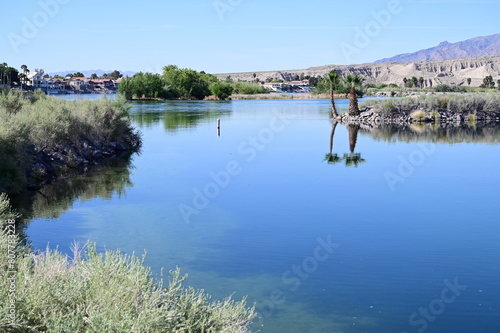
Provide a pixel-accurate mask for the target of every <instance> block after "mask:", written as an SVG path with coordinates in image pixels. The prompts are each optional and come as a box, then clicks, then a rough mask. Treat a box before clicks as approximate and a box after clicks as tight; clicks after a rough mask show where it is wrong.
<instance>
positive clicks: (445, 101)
mask: <svg viewBox="0 0 500 333" xmlns="http://www.w3.org/2000/svg"><path fill="white" fill-rule="evenodd" d="M360 107H361V108H365V107H372V108H374V109H376V110H379V111H381V112H382V114H384V115H391V114H397V113H402V112H406V111H412V110H422V111H423V112H437V111H450V112H454V113H461V114H466V115H469V114H476V113H478V112H498V111H500V93H498V92H492V93H477V94H465V95H457V94H449V95H420V96H416V97H406V98H401V99H390V100H367V101H364V102H363V103H361V105H360Z"/></svg>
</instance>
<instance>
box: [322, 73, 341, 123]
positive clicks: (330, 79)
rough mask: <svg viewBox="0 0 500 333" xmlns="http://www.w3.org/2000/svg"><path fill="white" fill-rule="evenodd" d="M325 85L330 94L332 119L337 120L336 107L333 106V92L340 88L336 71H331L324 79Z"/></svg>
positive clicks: (339, 77)
mask: <svg viewBox="0 0 500 333" xmlns="http://www.w3.org/2000/svg"><path fill="white" fill-rule="evenodd" d="M324 80H325V83H326V85H327V87H328V90H329V92H330V104H331V106H332V117H333V118H337V117H338V116H339V114H338V113H337V107H336V106H335V91H336V90H337V89H338V87H339V86H340V81H341V76H340V75H339V72H337V70H335V69H333V70H331V71H330V72H329V73H328V75H327V76H325V78H324Z"/></svg>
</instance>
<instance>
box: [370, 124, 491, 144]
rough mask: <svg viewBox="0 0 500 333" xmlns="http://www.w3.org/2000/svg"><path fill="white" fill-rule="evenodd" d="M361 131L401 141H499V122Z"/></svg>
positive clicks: (387, 125) (381, 127) (381, 128)
mask: <svg viewBox="0 0 500 333" xmlns="http://www.w3.org/2000/svg"><path fill="white" fill-rule="evenodd" d="M361 131H362V133H368V134H369V135H370V136H372V137H373V138H374V139H375V140H381V141H388V142H394V141H403V142H436V143H437V142H441V143H462V142H466V143H492V144H498V143H500V124H499V123H491V122H490V123H480V122H477V123H476V124H474V126H470V125H469V124H466V123H462V124H460V125H455V124H432V123H431V124H421V125H420V126H418V127H416V126H413V125H412V126H409V127H408V126H401V125H396V124H385V125H381V126H377V127H373V128H370V127H368V126H363V128H362V129H361Z"/></svg>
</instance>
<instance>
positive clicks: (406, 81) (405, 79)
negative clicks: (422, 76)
mask: <svg viewBox="0 0 500 333" xmlns="http://www.w3.org/2000/svg"><path fill="white" fill-rule="evenodd" d="M403 82H404V85H405V88H406V87H407V83H408V79H407V78H406V77H404V78H403Z"/></svg>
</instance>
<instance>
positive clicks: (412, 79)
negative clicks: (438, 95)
mask: <svg viewBox="0 0 500 333" xmlns="http://www.w3.org/2000/svg"><path fill="white" fill-rule="evenodd" d="M411 82H412V83H413V86H414V87H415V88H416V87H417V84H418V79H417V77H416V76H413V77H412V78H411Z"/></svg>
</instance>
